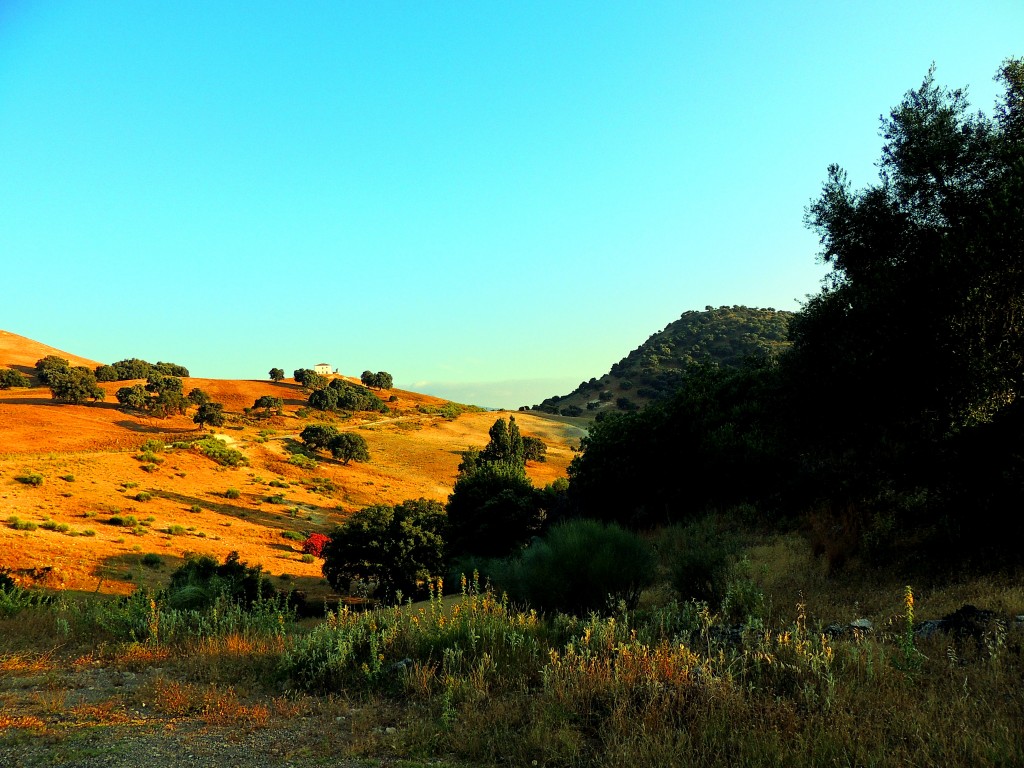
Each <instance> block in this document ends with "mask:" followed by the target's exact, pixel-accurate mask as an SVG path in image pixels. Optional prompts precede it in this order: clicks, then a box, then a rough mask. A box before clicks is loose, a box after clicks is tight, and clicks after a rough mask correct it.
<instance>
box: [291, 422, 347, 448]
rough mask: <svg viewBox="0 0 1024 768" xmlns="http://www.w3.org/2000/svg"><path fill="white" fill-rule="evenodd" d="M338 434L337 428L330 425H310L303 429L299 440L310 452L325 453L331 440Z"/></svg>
mask: <svg viewBox="0 0 1024 768" xmlns="http://www.w3.org/2000/svg"><path fill="white" fill-rule="evenodd" d="M339 434H340V433H339V432H338V429H337V427H332V426H331V425H330V424H310V425H308V426H306V427H303V429H302V431H301V432H300V433H299V439H300V440H301V441H302V442H303V444H304V445H305V446H306V448H308V449H309V450H311V451H326V450H328V448H329V447H330V444H331V440H333V439H334V438H336V437H337V436H338V435H339Z"/></svg>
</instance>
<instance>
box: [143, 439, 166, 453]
mask: <svg viewBox="0 0 1024 768" xmlns="http://www.w3.org/2000/svg"><path fill="white" fill-rule="evenodd" d="M139 450H140V451H142V452H143V453H163V452H164V451H166V450H167V446H166V445H165V444H164V441H163V440H157V439H156V438H152V439H150V440H147V441H146V442H144V443H143V444H142V445H140V446H139Z"/></svg>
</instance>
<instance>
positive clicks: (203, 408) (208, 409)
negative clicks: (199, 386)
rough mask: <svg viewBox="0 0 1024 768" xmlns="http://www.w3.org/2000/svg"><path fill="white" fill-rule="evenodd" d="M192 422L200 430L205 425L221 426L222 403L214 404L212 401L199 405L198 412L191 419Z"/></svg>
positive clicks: (222, 421) (222, 422)
mask: <svg viewBox="0 0 1024 768" xmlns="http://www.w3.org/2000/svg"><path fill="white" fill-rule="evenodd" d="M192 421H194V422H195V423H196V424H198V425H199V429H200V430H201V429H203V426H204V425H206V424H209V425H210V426H211V427H219V426H222V425H223V424H224V405H223V404H222V403H215V402H213V401H212V400H208V401H206V402H205V403H201V404H200V405H199V410H198V411H196V414H195V416H193V417H192Z"/></svg>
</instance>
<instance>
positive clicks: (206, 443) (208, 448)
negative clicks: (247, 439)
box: [192, 437, 249, 467]
mask: <svg viewBox="0 0 1024 768" xmlns="http://www.w3.org/2000/svg"><path fill="white" fill-rule="evenodd" d="M192 447H193V448H194V449H195V450H197V451H198V452H199V453H201V454H202V455H203V456H206V457H207V458H209V459H212V460H213V461H215V462H217V463H218V464H221V465H223V466H225V467H238V466H242V465H246V464H248V463H249V460H248V459H247V458H245V456H244V455H243V454H242V453H241V451H236V450H235V449H234V448H229V447H228V445H227V443H225V442H224V441H223V440H218V439H217V438H216V437H206V438H203V439H202V440H196V441H195V442H194V443H193V444H192Z"/></svg>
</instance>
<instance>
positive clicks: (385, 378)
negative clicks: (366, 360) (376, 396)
mask: <svg viewBox="0 0 1024 768" xmlns="http://www.w3.org/2000/svg"><path fill="white" fill-rule="evenodd" d="M359 380H360V381H362V382H363V386H366V387H373V388H374V389H391V387H392V386H393V385H394V380H393V379H392V378H391V374H390V373H388V372H387V371H378V372H377V373H373V372H372V371H363V375H362V376H361V377H360V379H359Z"/></svg>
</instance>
